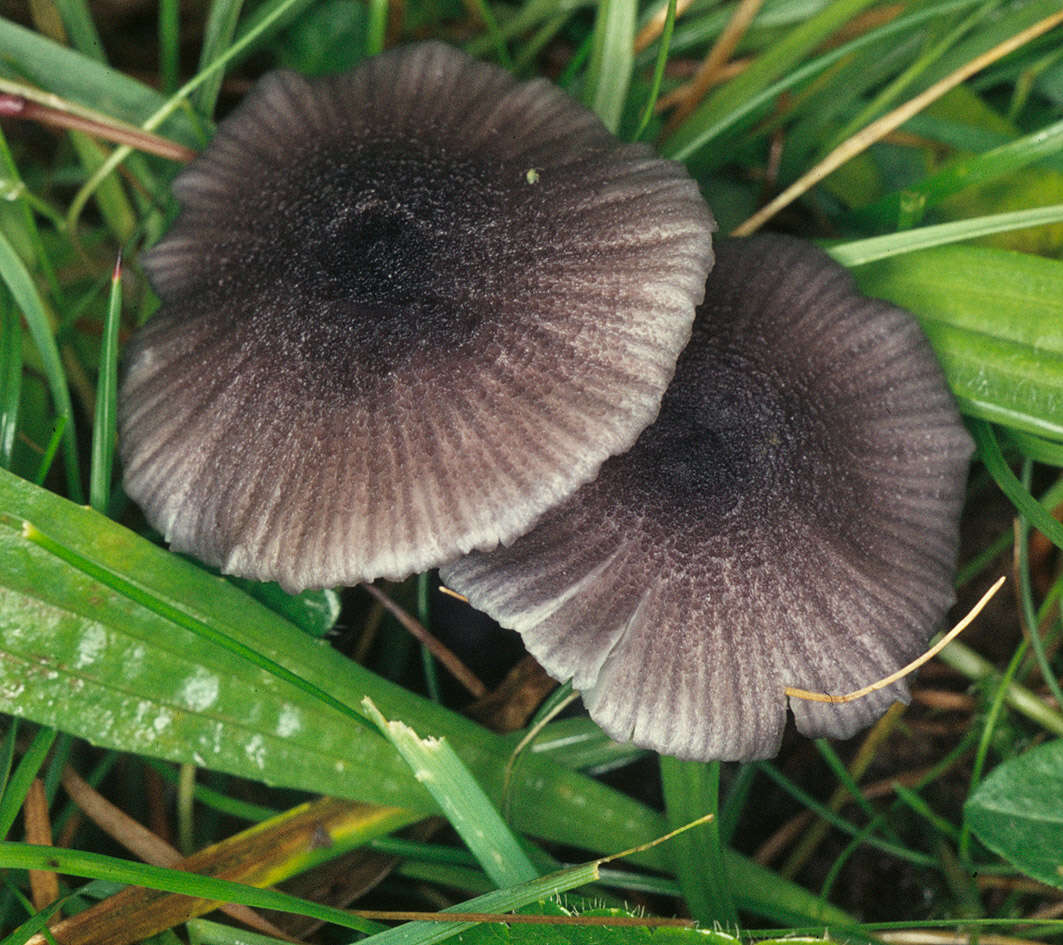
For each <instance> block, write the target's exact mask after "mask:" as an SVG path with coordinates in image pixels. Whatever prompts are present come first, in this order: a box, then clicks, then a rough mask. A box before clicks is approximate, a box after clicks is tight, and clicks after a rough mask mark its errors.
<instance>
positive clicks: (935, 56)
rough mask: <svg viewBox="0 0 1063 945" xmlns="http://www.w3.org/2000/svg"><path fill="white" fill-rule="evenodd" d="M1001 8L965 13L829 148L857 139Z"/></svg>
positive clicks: (990, 5)
mask: <svg viewBox="0 0 1063 945" xmlns="http://www.w3.org/2000/svg"><path fill="white" fill-rule="evenodd" d="M997 6H999V0H990V2H988V3H985V4H983V5H982V6H981V7H979V8H978V9H977V10H974V11H973V12H969V13H964V14H963V15H962V16H960V17H958V18H957V22H956V23H955V24H954V25H953V26H952V28H951V29H949V30H947V31H946V32H945V35H943V36H941V37H940V38H938V39H937V41H936V42H933V43H932V44H931V45H929V46H928V47H927V48H926V49H924V50H923V51H922V52H921V53H920V54H919V55H918V56H917V57H916V58H915V60H914V61H913V62H911V63H910V64H909V65H908V66H907V67H906V68H905V69H904V70H903V71H902V72H901V73H900V75H898V76H897V77H896V78H895V79H893V81H891V82H889V83H888V84H887V85H886V86H885V88H883V89H882V90H881V91H880V92H879V93H878V94H877V95H876V96H875V97H874V98H873V99H872V100H871V101H870V102H868V103H867V105H866V106H864V108H862V109H861V110H860V112H859V113H858V114H856V115H854V116H853V117H852V118H851V119H850V120H849V122H848V123H846V124H845V125H844V126H843V127H842V128H841V130H839V131H837V132H835V135H834V137H833V138H832V139H831V141H830V143H829V146H828V147H827V148H825V149H824V150H827V151H829V150H832V149H833V148H834V147H836V146H837V145H839V144H841V143H842V142H843V141H845V140H846V139H847V138H850V137H852V136H853V135H855V134H856V133H857V132H858V131H859V130H860V129H861V128H863V127H864V126H865V125H868V124H870V123H871V122H872V121H874V119H875V118H876V117H878V116H879V115H880V114H882V112H883V111H885V110H886V108H888V107H889V106H890V104H891V103H892V102H894V101H896V100H897V99H898V98H899V97H900V96H901V95H902V94H903V92H904V91H905V90H906V89H908V88H909V87H910V86H911V85H912V84H913V83H915V82H916V81H917V80H918V79H919V78H920V77H921V76H922V75H923V73H924V72H926V71H927V70H928V69H929V68H930V67H931V66H932V65H933V64H934V63H936V62H937V61H938V60H940V59H941V57H942V56H943V55H944V53H945V52H946V51H947V50H949V49H951V48H953V47H954V46H955V45H956V44H957V43H958V42H959V41H960V40H961V39H962V38H963V37H964V36H965V35H967V34H969V33H971V32H972V31H973V30H974V28H975V26H976V25H977V24H978V23H979V22H980V21H981V20H982V19H984V18H985V17H986V16H988V15H989V14H990V13H992V12H993V10H994V9H995V8H996V7H997Z"/></svg>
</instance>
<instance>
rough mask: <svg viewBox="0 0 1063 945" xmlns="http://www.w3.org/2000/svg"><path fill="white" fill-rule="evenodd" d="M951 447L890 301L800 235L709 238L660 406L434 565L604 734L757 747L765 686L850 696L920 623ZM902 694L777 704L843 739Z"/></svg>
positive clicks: (952, 465)
mask: <svg viewBox="0 0 1063 945" xmlns="http://www.w3.org/2000/svg"><path fill="white" fill-rule="evenodd" d="M970 454H971V442H970V439H969V437H968V435H967V432H966V430H965V429H964V427H963V425H962V423H961V422H960V419H959V417H958V415H957V412H956V408H955V406H954V403H953V401H952V398H951V395H950V393H949V391H948V390H947V388H946V386H945V382H944V379H943V376H942V373H941V370H940V368H939V366H938V364H937V362H936V359H935V356H934V354H933V352H932V350H931V349H930V346H929V345H928V343H927V342H926V340H925V338H924V337H923V335H922V333H921V331H920V329H919V327H918V325H917V324H916V322H915V321H914V319H913V318H912V317H911V316H910V315H909V314H907V313H906V312H904V311H902V310H900V309H898V308H896V307H894V306H891V305H889V304H887V303H885V302H880V301H876V300H872V299H867V298H865V297H863V296H861V295H860V294H859V293H858V292H857V291H856V289H855V288H854V286H853V283H852V280H851V279H850V277H849V275H848V274H847V273H846V272H845V270H844V269H843V268H842V267H840V266H838V265H837V264H836V263H834V262H833V261H832V260H831V259H830V258H829V257H828V256H827V255H826V254H824V253H822V252H821V251H819V250H818V249H816V248H814V247H813V246H811V245H809V244H805V243H802V242H800V241H798V240H794V239H789V238H785V237H772V236H763V237H754V238H752V239H749V240H741V241H730V242H725V243H724V244H723V245H722V246H718V248H717V264H716V267H715V269H714V271H713V273H712V275H711V276H710V277H709V280H708V284H707V287H706V298H705V302H704V303H703V304H702V306H701V307H700V308H699V312H698V319H697V321H696V322H695V327H694V334H693V338H692V340H691V343H690V345H689V346H688V347H687V348H686V350H685V351H684V352H683V354H682V356H681V357H680V360H679V365H678V367H677V369H676V376H675V379H674V380H673V383H672V385H671V387H670V388H669V390H668V393H667V394H666V396H665V399H664V402H663V405H662V408H661V413H660V416H659V417H658V419H657V421H656V422H655V423H654V424H653V425H652V426H651V427H649V428H648V429H647V430H646V431H645V432H644V433H643V434H642V436H641V437H640V438H639V440H638V442H637V443H636V445H635V446H634V448H633V449H631V450H630V451H629V452H628V453H626V454H624V455H623V456H619V457H615V458H613V459H611V460H609V461H608V462H607V463H605V465H604V466H603V467H602V470H601V473H600V474H599V476H598V478H597V479H596V480H595V481H594V482H592V483H590V484H588V485H586V486H584V487H583V488H582V489H580V490H579V491H578V492H577V493H576V494H575V495H573V496H572V498H570V499H569V500H567V501H566V502H565V503H563V504H562V505H561V506H559V507H558V508H555V509H553V510H551V511H550V512H548V513H546V515H544V516H543V518H542V519H541V520H540V521H539V522H538V523H537V525H536V527H535V528H534V529H533V531H532V532H530V533H529V534H528V535H526V536H525V537H523V538H520V539H518V540H517V541H516V542H515V543H514V544H513V545H512V546H510V547H508V548H504V549H499V550H498V551H496V552H494V553H491V554H475V555H471V556H469V557H467V558H465V559H463V560H461V561H459V562H457V563H455V564H452V565H449V566H447V567H445V568H443V569H442V571H441V576H442V577H443V579H444V580H445V581H446V583H447V584H449V585H450V586H451V587H453V588H454V589H455V590H457V591H459V592H461V593H462V594H465V595H467V596H468V598H469V601H470V603H471V604H472V605H473V606H475V607H477V608H479V609H481V610H484V611H486V612H487V613H488V614H490V615H491V616H492V617H494V618H495V619H496V620H498V621H499V622H500V623H501V624H502V625H504V626H507V627H512V628H514V629H516V630H518V631H520V633H521V635H522V636H523V638H524V641H525V644H526V645H527V647H528V649H529V650H530V651H531V653H532V654H533V655H534V656H535V657H536V658H537V659H538V660H539V661H540V662H541V663H542V664H543V666H544V667H545V668H546V669H547V671H548V672H550V673H551V674H552V675H554V676H555V677H556V678H558V679H563V680H567V679H572V682H573V685H574V686H575V687H576V688H577V689H579V690H581V691H582V693H583V697H584V701H585V703H586V705H587V707H588V709H589V711H590V713H591V715H592V717H593V718H594V719H595V720H596V721H597V722H598V723H599V724H600V725H601V726H602V728H604V729H605V731H606V732H607V733H608V734H609V735H611V736H612V737H613V738H615V739H617V740H620V741H627V740H631V741H634V742H636V743H638V744H640V745H643V746H646V747H650V748H654V749H656V750H658V751H660V752H662V753H666V754H671V755H677V756H680V757H684V758H697V759H714V758H719V759H728V760H731V759H741V760H748V759H752V758H762V757H767V756H770V755H772V754H774V753H775V752H777V750H778V746H779V743H780V739H781V737H782V732H783V728H784V725H785V718H786V704H787V699H786V697H785V695H784V687H787V686H792V687H798V688H802V689H807V690H814V691H823V692H829V693H834V694H842V693H845V692H849V691H852V690H855V689H857V688H859V687H861V686H863V685H865V684H868V683H871V682H874V681H876V680H877V679H879V678H881V677H884V676H886V675H888V674H889V673H890V672H892V671H894V670H896V669H897V668H899V667H900V666H902V665H904V664H905V663H907V662H908V661H909V660H911V659H912V658H913V657H914V656H916V655H918V653H919V652H920V651H921V650H922V648H923V647H924V645H925V643H926V641H927V639H928V638H929V636H930V635H931V633H932V632H933V630H934V629H935V628H936V627H937V626H938V625H939V623H940V621H941V620H942V618H943V616H944V614H945V611H946V610H947V608H948V607H949V605H950V603H951V601H952V599H953V590H952V578H953V571H954V566H955V557H956V546H957V529H958V520H959V513H960V507H961V504H962V501H963V495H964V487H965V481H966V470H967V465H968V462H969V458H970ZM906 698H907V689H906V687H905V685H904V683H903V682H899V683H896V684H894V685H892V686H890V687H889V688H887V689H883V690H881V691H879V692H876V693H874V694H872V695H870V696H868V697H866V698H864V699H861V700H858V701H855V702H851V703H847V704H844V705H825V704H820V703H812V702H805V701H799V700H796V699H795V700H791V706H790V708H791V710H792V711H793V713H794V716H795V718H796V721H797V727H798V729H799V730H800V731H802V732H804V733H805V734H807V735H810V736H832V737H838V738H840V737H847V736H849V735H852V734H853V733H854V732H855V731H857V730H858V729H859V728H861V727H863V726H865V725H867V724H868V723H869V722H871V721H872V720H873V719H874V718H876V717H877V716H878V715H880V714H881V713H882V712H883V711H884V710H885V709H886V708H887V707H888V705H889V704H890V703H892V702H893V701H894V700H896V699H906Z"/></svg>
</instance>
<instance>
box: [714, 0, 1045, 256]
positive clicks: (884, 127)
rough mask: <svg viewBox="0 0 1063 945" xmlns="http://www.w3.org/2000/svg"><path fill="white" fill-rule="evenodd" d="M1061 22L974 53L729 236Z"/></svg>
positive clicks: (756, 223)
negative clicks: (980, 52) (969, 58)
mask: <svg viewBox="0 0 1063 945" xmlns="http://www.w3.org/2000/svg"><path fill="white" fill-rule="evenodd" d="M1061 23H1063V11H1060V12H1059V13H1055V14H1053V15H1052V16H1049V17H1045V18H1044V19H1043V20H1041V21H1040V22H1038V23H1035V24H1034V25H1033V26H1031V27H1029V28H1027V29H1025V30H1023V31H1022V32H1020V33H1016V34H1015V35H1014V36H1012V37H1011V38H1010V39H1006V40H1005V41H1004V42H1002V43H999V44H998V45H996V46H994V47H993V48H992V49H990V50H988V51H987V52H985V53H983V54H982V55H981V56H976V57H975V58H974V59H972V60H971V61H970V62H966V63H964V64H963V65H962V66H961V67H960V68H959V69H957V70H955V71H954V72H952V73H951V74H950V75H947V76H945V78H944V79H941V80H940V81H939V82H935V83H934V84H933V85H932V86H930V88H928V89H927V90H926V91H924V92H921V93H920V94H919V95H916V96H915V97H914V98H912V99H909V100H908V101H907V102H905V103H904V104H903V105H901V106H900V107H898V108H895V109H894V110H893V111H892V112H889V113H888V114H886V115H883V116H882V117H881V118H879V119H877V120H876V121H873V122H872V123H871V124H870V125H868V126H867V127H866V128H863V129H861V130H860V131H858V132H857V133H856V134H854V135H853V136H852V137H851V138H849V139H847V140H846V141H843V142H842V143H841V144H840V145H838V147H836V148H835V149H834V150H833V151H831V152H830V154H828V155H827V156H826V157H825V158H823V160H822V161H820V162H819V163H818V164H817V165H816V166H815V167H813V168H811V169H810V170H809V171H807V172H806V173H804V174H802V175H801V177H800V178H798V179H797V180H796V181H794V183H793V184H791V185H790V186H789V187H787V188H786V190H784V191H783V192H782V193H781V194H779V195H778V196H777V197H776V198H775V199H774V200H772V201H771V202H769V203H768V204H767V205H766V206H764V207H762V208H761V209H760V210H758V211H757V212H756V213H754V214H753V216H751V217H750V218H749V219H748V220H746V221H745V222H744V223H742V224H741V225H740V226H737V227H735V229H734V231H733V233H732V234H731V235H732V236H749V235H750V234H751V233H755V232H756V231H757V230H759V229H760V228H761V227H762V226H763V225H764V224H765V223H767V222H768V220H770V219H771V218H772V217H773V216H775V214H777V213H778V212H779V211H780V210H782V209H783V208H784V207H788V206H789V205H790V204H791V203H793V202H794V201H795V200H796V199H797V198H798V197H800V196H801V195H802V194H805V193H807V192H808V191H809V190H811V189H812V188H813V187H815V186H816V184H818V183H819V182H820V181H821V180H823V179H824V178H825V177H828V176H829V175H830V174H832V173H834V171H836V170H837V169H838V168H839V167H841V166H842V165H843V164H845V163H846V162H847V161H850V160H851V159H852V158H854V157H856V156H857V155H858V154H862V153H863V152H864V151H866V150H867V149H868V148H869V147H871V145H873V144H875V143H876V142H878V141H880V140H882V138H884V137H885V136H886V135H888V134H890V132H892V131H895V130H896V129H897V128H899V127H900V126H901V125H903V124H904V123H905V122H906V121H908V120H909V119H910V118H912V117H914V116H915V115H917V114H919V112H921V111H922V110H923V109H924V108H926V107H927V106H928V105H930V104H931V103H932V102H935V101H937V99H939V98H941V96H943V95H944V94H945V93H946V92H949V91H951V90H952V89H954V88H956V86H958V85H960V84H961V83H962V82H965V81H966V80H967V79H969V78H971V76H973V75H975V74H976V73H978V72H981V71H982V69H984V68H986V66H989V65H992V64H993V63H994V62H996V61H997V60H998V59H1002V58H1004V56H1007V55H1008V54H1009V53H1012V52H1014V51H1015V50H1016V49H1019V48H1021V47H1022V46H1025V45H1026V44H1027V43H1029V42H1031V41H1032V40H1034V39H1036V38H1037V37H1038V36H1042V35H1043V34H1045V33H1047V32H1048V31H1049V30H1051V29H1054V28H1055V27H1057V26H1059V25H1060V24H1061Z"/></svg>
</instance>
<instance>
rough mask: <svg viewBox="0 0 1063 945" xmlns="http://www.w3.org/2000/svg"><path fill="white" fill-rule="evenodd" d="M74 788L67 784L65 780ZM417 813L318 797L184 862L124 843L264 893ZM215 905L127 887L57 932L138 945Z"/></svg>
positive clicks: (89, 806) (68, 941) (87, 942)
mask: <svg viewBox="0 0 1063 945" xmlns="http://www.w3.org/2000/svg"><path fill="white" fill-rule="evenodd" d="M67 783H68V785H69V783H70V782H69V779H68V781H67ZM71 793H72V794H73V795H74V796H77V797H79V798H80V799H81V802H82V803H84V804H85V806H86V810H87V812H88V813H91V812H92V811H93V810H94V809H95V810H96V815H97V816H98V814H99V809H98V807H99V805H96V804H94V803H93V802H92V800H88V801H86V799H85V798H84V796H83V795H82V792H81V791H80V790H79V789H78V788H77V786H76V785H71ZM417 819H418V817H417V815H416V814H413V813H411V812H410V811H406V810H402V809H400V808H394V807H373V806H370V805H366V804H356V803H350V802H347V801H340V800H336V799H335V798H319V799H317V800H314V801H310V802H308V803H305V804H300V805H298V806H297V807H294V808H292V809H291V810H287V811H283V812H282V813H280V814H278V815H276V816H275V817H272V818H270V819H269V820H268V821H265V822H263V823H259V824H255V825H253V826H251V827H249V828H247V829H246V830H242V831H240V832H239V833H237V834H234V835H233V836H230V837H226V838H225V839H224V840H221V841H220V842H218V843H214V844H212V845H210V846H208V847H205V848H204V849H202V850H199V851H197V852H196V853H193V854H192V855H191V856H189V857H187V858H184V859H182V858H181V857H180V856H179V855H178V854H177V851H176V850H173V849H172V848H169V847H167V846H166V845H165V844H164V845H163V847H162V848H159V847H158V846H157V844H152V845H151V846H150V847H149V846H146V845H145V844H144V843H141V844H140V845H139V846H133V845H130V844H126V843H125V841H124V840H122V832H121V831H119V832H118V833H117V834H116V836H118V838H119V840H120V842H123V844H124V845H127V846H128V847H129V848H130V849H133V850H134V852H136V853H137V855H138V856H140V857H142V858H143V859H145V860H147V861H149V862H150V863H152V865H155V866H163V867H167V868H170V869H175V870H182V871H184V872H186V873H189V874H191V875H194V876H200V877H204V878H206V877H210V878H213V879H221V880H226V881H228V882H237V883H241V884H244V885H246V886H252V887H255V888H263V887H266V886H273V885H275V884H277V883H279V882H282V881H284V880H286V879H289V878H290V877H292V876H296V875H298V874H300V873H305V872H306V871H307V870H309V869H312V868H313V867H315V866H319V865H321V864H323V863H326V862H331V861H333V860H335V859H336V858H337V857H339V856H342V855H343V854H345V853H349V852H351V851H352V850H356V849H359V848H360V847H362V846H364V845H365V844H366V843H367V842H369V841H371V840H373V839H375V838H377V837H379V836H381V835H382V834H386V833H389V832H391V831H392V830H397V829H400V828H402V827H405V826H408V825H409V824H410V823H412V822H413V821H415V820H417ZM213 908H215V902H214V900H213V899H209V898H206V897H201V896H197V897H194V899H193V901H189V899H188V898H187V895H186V894H183V893H177V892H173V891H159V890H154V889H143V888H137V887H133V888H128V889H123V890H120V891H118V892H117V893H115V894H114V895H111V896H109V897H107V898H106V899H105V900H103V901H102V902H99V903H97V904H96V905H94V906H92V907H90V908H88V909H86V910H84V911H82V912H79V913H77V914H76V915H73V916H71V917H70V918H69V919H65V920H64V921H63V922H61V923H59V924H58V925H57V926H55V928H54V932H55V936H56V938H57V939H58V940H59V941H61V942H63V943H64V945H95V943H97V942H99V941H107V942H111V943H114V945H117V943H118V942H119V941H124V942H131V941H140V940H142V939H145V938H147V937H148V936H150V935H154V934H156V933H158V932H160V931H163V930H165V929H169V928H172V927H173V926H174V925H176V924H178V923H180V922H182V921H184V919H186V918H188V917H191V916H194V915H203V914H204V913H207V912H209V911H211V910H212V909H213Z"/></svg>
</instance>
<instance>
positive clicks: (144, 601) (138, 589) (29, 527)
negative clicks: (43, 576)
mask: <svg viewBox="0 0 1063 945" xmlns="http://www.w3.org/2000/svg"><path fill="white" fill-rule="evenodd" d="M22 532H23V535H24V537H25V538H27V539H28V540H29V541H31V542H33V543H34V544H35V545H38V546H39V547H41V548H43V549H44V550H45V551H47V552H49V553H50V554H52V555H54V556H55V557H57V558H59V559H61V560H62V561H65V562H66V563H68V564H70V565H72V566H73V567H75V568H76V569H77V570H79V571H81V572H82V573H83V574H86V575H88V576H89V577H91V578H93V579H94V580H96V581H99V582H100V583H101V584H103V585H105V586H106V587H109V588H111V589H112V590H115V591H117V592H118V593H119V594H121V595H122V596H123V597H125V598H127V599H128V600H131V601H134V602H136V603H138V604H140V605H141V606H142V607H146V608H148V609H149V610H151V611H152V612H153V613H156V614H158V615H159V616H160V617H164V618H165V619H167V620H169V621H172V622H173V623H175V624H177V625H178V626H180V627H183V628H184V629H186V630H189V631H191V632H192V633H194V634H196V635H197V636H199V637H202V638H203V639H205V640H209V641H210V642H211V643H214V644H216V645H218V646H220V647H222V648H223V649H225V650H228V651H229V652H231V653H234V654H236V655H237V656H240V657H242V658H243V659H245V660H246V661H247V662H249V663H250V664H252V665H253V666H258V667H260V668H261V669H264V670H265V671H266V672H268V673H269V674H270V675H272V676H275V677H276V678H277V679H281V680H283V681H284V682H286V683H288V684H290V685H292V686H294V687H295V688H297V689H299V690H301V691H303V692H305V693H306V694H307V695H310V696H313V697H314V698H315V699H319V700H320V701H321V702H323V703H325V705H327V706H329V707H330V708H332V709H335V710H336V711H337V712H340V713H341V714H343V715H345V716H346V717H347V718H348V719H351V720H352V721H354V722H357V723H358V724H359V725H361V726H363V727H366V728H370V726H369V723H368V722H367V721H366V720H365V719H364V718H363V717H362V716H361V715H360V714H359V713H358V712H357V710H355V709H354V708H353V707H352V706H350V705H348V704H347V703H345V702H342V701H340V700H339V699H336V698H335V697H334V696H332V695H330V694H329V693H327V692H325V691H324V690H322V689H321V688H320V687H318V686H315V685H314V684H313V683H310V682H307V681H306V680H305V679H303V678H302V677H300V676H298V675H297V674H295V673H293V672H292V671H291V670H289V669H288V668H286V667H284V666H281V665H280V664H279V663H277V662H275V661H274V660H271V659H269V658H268V657H266V656H264V655H262V653H260V652H259V651H258V650H256V649H254V648H253V647H250V646H248V645H247V644H245V643H241V642H240V641H238V640H234V639H233V638H232V637H229V636H227V635H226V634H225V633H223V632H221V631H219V630H218V629H217V628H215V627H213V626H211V625H210V624H208V623H206V622H205V621H203V620H200V619H199V618H198V617H196V616H195V615H194V614H192V613H190V612H189V611H188V610H187V609H186V608H184V607H182V606H181V605H180V603H178V602H174V601H167V600H163V599H162V598H160V597H159V596H157V595H156V594H153V593H152V592H151V591H149V590H147V589H146V588H144V587H143V586H142V585H140V584H139V583H138V582H137V581H136V580H135V579H131V578H127V577H125V576H123V575H120V574H118V573H116V572H115V571H113V570H111V569H110V568H108V567H106V566H105V565H103V564H100V563H99V562H97V561H93V560H92V559H91V558H88V557H86V556H84V555H81V554H79V553H78V552H76V551H74V550H73V549H71V548H68V547H66V546H64V545H63V544H62V543H61V542H58V541H56V540H55V539H54V538H52V537H51V536H49V535H46V534H45V533H44V532H42V531H41V530H40V529H38V528H37V527H36V526H35V525H33V524H32V523H30V522H23V525H22Z"/></svg>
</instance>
